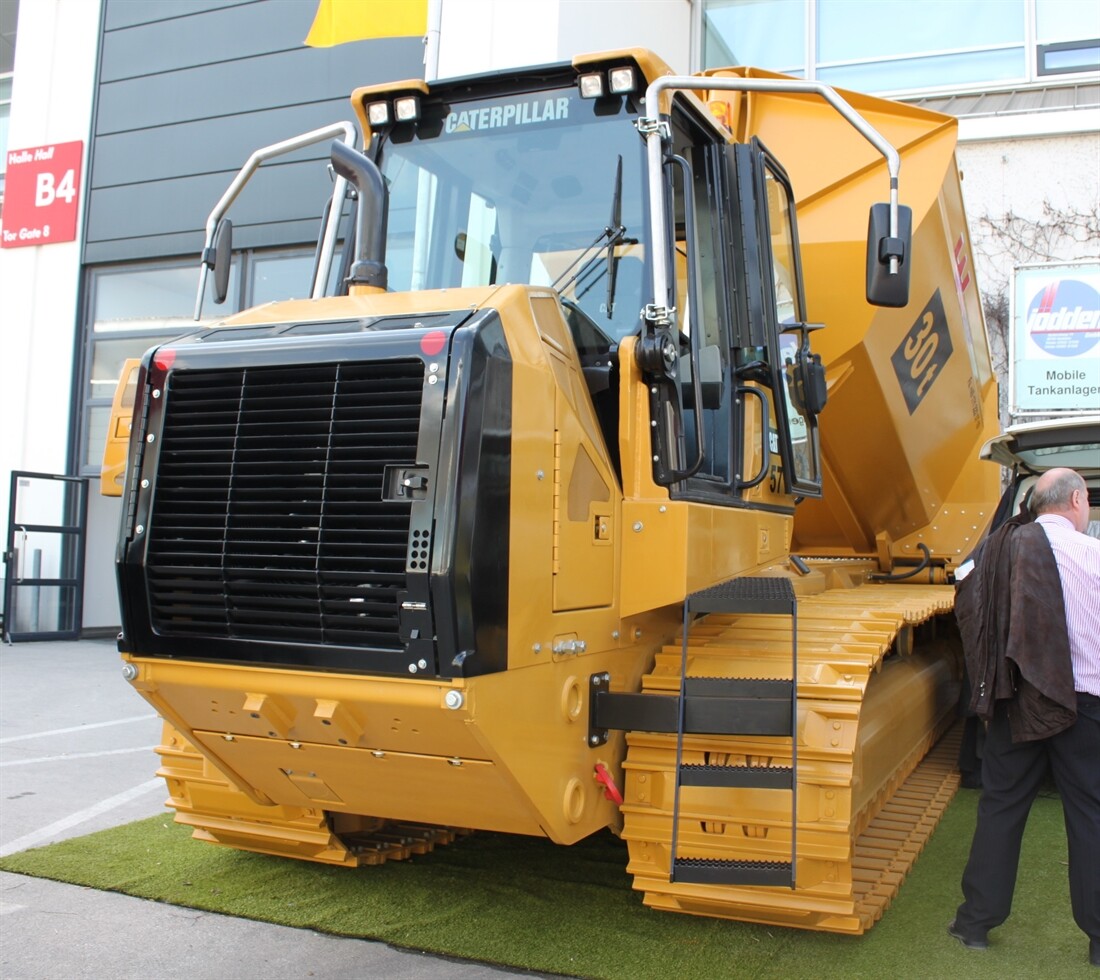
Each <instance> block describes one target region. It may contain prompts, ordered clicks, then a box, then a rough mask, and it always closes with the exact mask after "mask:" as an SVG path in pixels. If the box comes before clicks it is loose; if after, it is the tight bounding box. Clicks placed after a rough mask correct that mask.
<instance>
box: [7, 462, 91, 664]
mask: <svg viewBox="0 0 1100 980" xmlns="http://www.w3.org/2000/svg"><path fill="white" fill-rule="evenodd" d="M8 513H9V515H10V517H9V519H8V536H7V546H6V548H5V549H4V564H5V566H6V568H5V576H4V639H5V640H7V642H9V643H13V642H16V641H19V640H67V639H76V638H77V637H78V636H79V635H80V627H81V616H82V612H83V609H82V605H83V597H84V529H85V523H86V520H87V513H88V484H87V482H86V481H85V480H82V479H80V478H79V477H74V476H54V475H52V474H48V473H26V472H22V471H15V472H13V473H12V475H11V494H10V497H9V509H8Z"/></svg>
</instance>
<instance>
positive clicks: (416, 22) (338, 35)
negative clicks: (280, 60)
mask: <svg viewBox="0 0 1100 980" xmlns="http://www.w3.org/2000/svg"><path fill="white" fill-rule="evenodd" d="M427 30H428V0H320V2H319V3H318V4H317V16H316V17H314V18H313V26H312V27H311V28H310V29H309V34H308V35H307V36H306V41H305V43H306V44H308V45H309V46H310V47H312V48H331V47H332V46H333V45H334V44H344V43H346V42H348V41H364V40H367V39H368V38H374V37H419V36H420V35H422V34H425V33H427Z"/></svg>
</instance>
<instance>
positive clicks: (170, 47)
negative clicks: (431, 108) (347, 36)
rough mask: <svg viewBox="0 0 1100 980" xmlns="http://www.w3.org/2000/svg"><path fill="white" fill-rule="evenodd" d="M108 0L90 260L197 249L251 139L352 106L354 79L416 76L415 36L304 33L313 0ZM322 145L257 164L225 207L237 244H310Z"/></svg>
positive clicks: (254, 144) (324, 182) (281, 134)
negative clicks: (334, 39) (309, 41)
mask: <svg viewBox="0 0 1100 980" xmlns="http://www.w3.org/2000/svg"><path fill="white" fill-rule="evenodd" d="M104 2H105V7H104V25H105V28H104V37H103V47H102V57H101V59H100V66H99V72H100V75H99V80H98V84H97V89H96V109H95V113H96V114H95V125H94V133H93V138H92V146H91V153H90V161H89V180H88V184H87V186H88V196H87V220H86V223H85V243H84V260H85V261H86V262H105V261H111V262H115V261H128V260H140V259H145V258H162V257H168V256H176V255H179V256H183V255H191V254H194V253H197V251H198V250H199V248H200V247H201V239H202V229H203V226H204V225H205V222H206V216H207V215H208V214H209V212H210V209H211V208H212V207H213V206H214V204H215V203H216V202H217V200H218V199H219V198H220V196H221V194H222V192H223V191H224V190H225V188H226V187H227V186H228V184H229V182H230V180H231V179H232V177H233V175H234V174H235V173H236V172H237V170H239V168H240V167H241V166H242V164H244V162H245V161H246V160H247V158H248V156H249V154H250V153H251V152H252V151H253V150H254V149H256V148H258V147H260V146H265V145H267V144H269V143H275V142H278V141H280V140H283V139H286V138H288V137H290V136H294V135H297V134H298V133H301V132H305V131H306V130H309V129H315V128H317V127H320V126H325V125H328V124H329V123H332V122H337V121H340V120H352V119H353V118H354V117H353V113H352V112H351V107H350V105H349V103H348V96H349V95H350V93H351V91H352V90H353V89H354V88H355V87H357V86H359V85H369V84H373V83H377V82H383V81H387V80H389V79H400V78H419V77H422V76H423V61H422V59H423V46H422V44H421V39H420V38H386V39H379V40H374V41H358V42H354V43H351V44H343V45H337V46H336V47H333V48H316V49H315V48H307V47H305V46H304V45H303V44H302V41H303V40H304V38H305V35H306V32H307V31H308V30H309V26H310V24H311V23H312V20H313V16H314V14H315V12H316V10H317V0H251V2H246V3H240V2H237V3H232V2H214V0H195V2H192V0H178V2H177V0H104ZM326 156H327V151H326V149H325V148H324V147H320V146H319V147H318V148H317V149H316V150H305V151H300V152H299V153H297V154H295V155H294V156H292V157H288V158H287V161H286V162H283V163H281V164H280V163H273V164H269V165H268V166H266V167H264V168H262V170H261V174H260V176H259V177H258V178H256V179H257V180H259V179H261V178H262V179H263V180H264V181H266V182H269V183H270V187H269V189H268V190H265V191H262V192H257V191H255V190H254V189H253V188H252V187H251V186H250V187H249V189H248V190H247V191H246V192H245V194H244V195H242V197H241V199H240V200H239V201H238V202H237V203H236V204H235V205H234V207H233V210H232V212H231V217H232V218H233V221H234V225H235V227H236V229H238V230H237V233H236V234H235V235H234V242H235V244H237V245H239V246H240V247H242V248H248V247H259V246H268V245H270V246H278V245H298V244H312V241H313V238H314V236H315V234H316V224H317V218H316V216H317V215H318V214H319V212H320V208H321V205H322V203H323V201H324V198H325V197H326V196H327V193H328V190H329V185H328V178H327V173H326V170H325V167H324V163H323V160H324V158H325V157H326ZM303 159H309V160H311V161H313V162H310V163H303V162H302V161H303ZM265 171H272V174H273V175H272V174H265V173H264V172H265ZM258 186H260V187H267V186H268V183H263V184H259V185H258Z"/></svg>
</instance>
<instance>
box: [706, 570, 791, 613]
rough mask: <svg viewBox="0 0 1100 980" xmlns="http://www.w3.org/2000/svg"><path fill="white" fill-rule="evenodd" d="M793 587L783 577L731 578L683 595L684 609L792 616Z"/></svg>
mask: <svg viewBox="0 0 1100 980" xmlns="http://www.w3.org/2000/svg"><path fill="white" fill-rule="evenodd" d="M795 601H796V600H795V596H794V587H793V586H792V585H791V583H790V580H789V579H785V578H751V577H747V576H746V577H743V578H734V579H730V580H729V581H728V582H719V583H718V584H717V585H712V586H711V587H710V588H709V589H701V590H700V591H699V592H693V593H692V594H691V595H689V596H688V597H687V606H688V612H691V613H696V612H699V613H704V612H720V613H751V612H755V613H771V614H774V615H787V616H790V615H793V613H794V609H795Z"/></svg>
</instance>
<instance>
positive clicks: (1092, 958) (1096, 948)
mask: <svg viewBox="0 0 1100 980" xmlns="http://www.w3.org/2000/svg"><path fill="white" fill-rule="evenodd" d="M1089 963H1091V964H1092V965H1093V966H1100V939H1090V940H1089Z"/></svg>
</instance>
